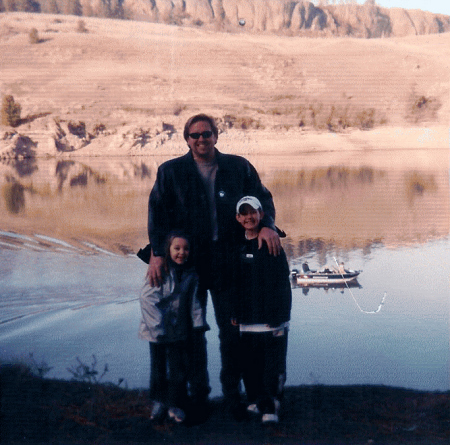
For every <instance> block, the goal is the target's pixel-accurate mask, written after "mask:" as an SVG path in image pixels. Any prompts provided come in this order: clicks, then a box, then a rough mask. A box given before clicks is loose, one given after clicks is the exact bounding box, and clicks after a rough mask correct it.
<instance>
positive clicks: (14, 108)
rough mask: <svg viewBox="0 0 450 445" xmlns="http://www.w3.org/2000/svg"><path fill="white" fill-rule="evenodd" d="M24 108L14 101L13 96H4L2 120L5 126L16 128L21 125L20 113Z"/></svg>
mask: <svg viewBox="0 0 450 445" xmlns="http://www.w3.org/2000/svg"><path fill="white" fill-rule="evenodd" d="M21 110H22V107H21V106H20V105H19V104H18V103H16V102H15V101H14V97H13V96H11V95H7V96H3V100H2V109H1V118H2V124H3V125H10V126H11V127H16V126H17V125H19V124H20V112H21Z"/></svg>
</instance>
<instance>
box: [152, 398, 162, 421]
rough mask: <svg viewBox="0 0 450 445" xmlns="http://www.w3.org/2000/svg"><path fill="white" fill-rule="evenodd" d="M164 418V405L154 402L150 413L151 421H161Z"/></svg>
mask: <svg viewBox="0 0 450 445" xmlns="http://www.w3.org/2000/svg"><path fill="white" fill-rule="evenodd" d="M163 417H164V405H163V404H162V403H161V402H157V401H154V402H153V404H152V409H151V411H150V420H161V419H162V418H163Z"/></svg>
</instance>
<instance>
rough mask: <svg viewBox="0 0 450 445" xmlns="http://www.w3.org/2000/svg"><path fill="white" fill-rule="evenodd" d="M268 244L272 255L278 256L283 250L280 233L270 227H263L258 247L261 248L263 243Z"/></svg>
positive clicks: (259, 235)
mask: <svg viewBox="0 0 450 445" xmlns="http://www.w3.org/2000/svg"><path fill="white" fill-rule="evenodd" d="M264 242H265V243H266V244H267V248H268V249H269V253H270V254H271V255H275V256H278V255H279V254H280V252H281V241H280V237H279V236H278V233H277V232H276V231H275V230H273V229H271V228H269V227H262V228H261V230H260V231H259V234H258V248H259V249H261V247H262V245H263V243H264Z"/></svg>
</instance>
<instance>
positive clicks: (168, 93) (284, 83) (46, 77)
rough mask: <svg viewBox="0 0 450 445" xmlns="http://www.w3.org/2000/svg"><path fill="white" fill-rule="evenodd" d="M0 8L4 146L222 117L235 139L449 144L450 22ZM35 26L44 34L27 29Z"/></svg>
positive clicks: (284, 144)
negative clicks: (302, 24)
mask: <svg viewBox="0 0 450 445" xmlns="http://www.w3.org/2000/svg"><path fill="white" fill-rule="evenodd" d="M82 20H83V25H84V26H85V28H86V29H87V32H80V29H79V28H80V23H79V22H80V18H78V17H74V16H61V15H46V14H27V13H2V14H0V52H1V54H2V62H1V65H0V87H1V92H2V94H12V95H13V96H14V99H15V101H16V102H18V103H19V104H20V105H21V107H22V114H21V117H22V120H21V123H20V125H19V126H17V127H15V128H14V129H12V128H9V127H7V126H4V125H3V126H2V127H0V130H1V135H2V137H1V140H0V155H1V156H3V157H10V156H16V155H17V154H22V155H30V154H31V155H44V154H47V155H62V154H67V155H75V154H77V155H105V154H141V153H160V154H163V153H177V152H180V151H184V150H185V148H184V147H185V144H184V143H183V140H182V138H181V130H182V126H183V124H184V122H185V120H186V119H187V117H189V116H190V115H192V114H193V113H196V112H199V111H204V112H208V113H211V114H212V115H214V116H215V117H216V118H218V119H219V122H220V124H221V128H222V130H223V131H224V134H223V135H222V136H221V138H220V141H219V142H222V148H223V149H224V150H226V151H235V152H242V153H255V152H267V151H270V152H276V153H280V152H283V153H284V154H286V153H287V154H290V153H293V152H298V151H304V150H320V149H322V150H323V149H325V150H349V149H356V150H361V149H362V150H367V149H374V148H446V147H447V148H448V146H449V143H448V129H449V116H450V100H449V97H450V62H449V60H450V33H442V34H435V35H427V36H410V37H402V38H391V39H368V40H367V39H352V38H327V39H325V38H317V39H315V38H302V37H282V36H267V35H265V36H264V35H250V34H231V33H219V32H212V31H203V30H200V29H194V28H182V27H177V26H170V25H164V24H154V23H153V24H152V23H143V22H133V21H120V20H111V19H98V18H83V19H82ZM32 28H36V29H37V30H38V35H39V39H40V40H39V42H38V43H35V44H32V43H30V38H29V33H30V30H31V29H32Z"/></svg>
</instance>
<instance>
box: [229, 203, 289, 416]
mask: <svg viewBox="0 0 450 445" xmlns="http://www.w3.org/2000/svg"><path fill="white" fill-rule="evenodd" d="M263 216H264V211H263V209H262V206H261V203H260V201H259V200H258V199H257V198H256V197H254V196H245V197H243V198H242V199H241V200H240V201H239V202H238V203H237V205H236V219H237V221H238V222H239V223H240V224H241V226H242V227H243V228H244V229H245V237H244V238H243V239H242V247H241V249H240V251H239V267H238V274H237V280H236V283H237V289H236V292H235V296H236V299H235V301H234V315H235V317H233V319H232V323H234V324H238V325H239V330H240V332H241V345H240V346H241V348H242V351H241V352H242V361H243V380H244V385H245V389H246V393H247V399H248V403H249V405H248V410H249V411H250V412H253V413H256V414H260V415H261V420H262V422H263V423H267V422H278V420H279V410H280V401H281V398H282V395H283V389H284V383H285V381H286V352H287V334H288V328H289V320H290V312H291V301H292V295H291V285H290V281H289V265H288V262H287V259H286V254H285V252H284V251H283V250H282V251H281V254H280V255H278V256H274V255H270V254H269V252H268V249H267V246H266V245H265V244H263V245H262V247H261V248H260V249H259V248H258V233H259V231H260V222H261V219H262V218H263Z"/></svg>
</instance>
